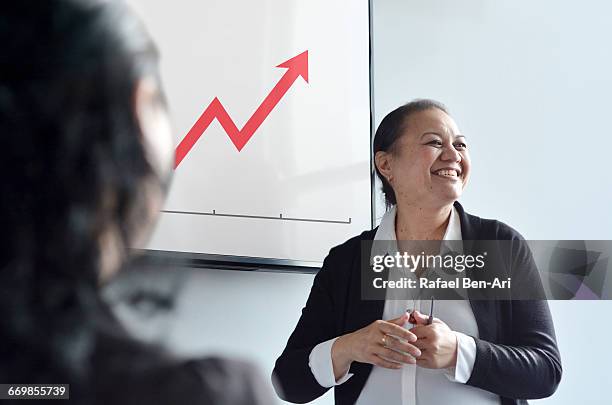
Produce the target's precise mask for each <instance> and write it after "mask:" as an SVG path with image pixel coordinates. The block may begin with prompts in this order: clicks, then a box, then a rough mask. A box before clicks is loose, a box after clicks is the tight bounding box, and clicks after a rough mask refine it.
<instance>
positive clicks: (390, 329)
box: [379, 321, 417, 342]
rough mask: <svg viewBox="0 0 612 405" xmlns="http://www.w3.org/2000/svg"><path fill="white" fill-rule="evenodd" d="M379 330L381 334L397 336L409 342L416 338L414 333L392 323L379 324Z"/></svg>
mask: <svg viewBox="0 0 612 405" xmlns="http://www.w3.org/2000/svg"><path fill="white" fill-rule="evenodd" d="M379 329H380V331H381V332H382V333H384V334H386V335H393V336H397V337H399V338H402V339H405V340H407V341H409V342H414V341H416V340H417V337H416V335H415V334H414V333H412V332H411V331H409V330H408V329H405V328H403V327H401V326H399V325H396V324H394V323H389V322H385V321H381V322H380V323H379Z"/></svg>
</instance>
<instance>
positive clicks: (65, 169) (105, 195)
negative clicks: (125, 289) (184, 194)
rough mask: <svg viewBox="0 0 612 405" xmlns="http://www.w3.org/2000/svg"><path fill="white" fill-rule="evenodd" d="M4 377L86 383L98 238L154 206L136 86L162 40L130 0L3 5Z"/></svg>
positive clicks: (125, 227) (135, 221)
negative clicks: (126, 0)
mask: <svg viewBox="0 0 612 405" xmlns="http://www.w3.org/2000/svg"><path fill="white" fill-rule="evenodd" d="M0 9H1V11H0V42H1V43H2V52H1V56H0V58H1V63H0V128H1V131H2V132H1V134H0V136H1V139H2V148H1V149H0V150H1V153H2V156H1V157H0V162H1V163H0V224H1V228H2V233H3V235H4V237H3V240H2V241H1V243H0V246H1V248H0V252H1V253H0V359H2V360H1V362H0V382H2V383H7V382H21V383H25V382H28V383H36V382H40V383H45V382H46V383H52V382H56V383H66V382H69V383H71V384H74V385H73V386H71V389H72V388H73V387H74V388H76V387H75V386H78V385H79V384H83V385H84V384H86V383H87V380H88V378H89V376H90V374H89V371H90V370H89V369H88V366H89V363H88V361H89V360H88V359H89V356H90V354H91V351H92V347H93V345H94V344H95V338H94V334H93V321H92V320H93V319H94V318H95V314H96V313H97V311H98V310H99V305H100V301H99V298H100V297H99V292H98V283H99V276H100V255H101V248H100V241H101V238H102V237H103V235H104V233H105V232H107V231H108V229H107V228H108V227H109V226H114V227H116V228H117V234H118V235H119V236H120V238H119V239H120V242H121V243H120V244H121V247H120V248H121V249H127V247H128V244H129V243H130V240H131V237H132V236H131V235H132V234H133V232H136V228H137V227H138V225H142V221H144V220H145V217H146V215H147V214H145V213H144V211H145V210H139V209H138V208H139V207H141V205H142V204H144V202H143V198H146V196H147V193H145V190H144V188H145V185H149V184H151V183H152V182H155V181H157V178H156V177H155V176H156V175H155V172H154V170H153V169H152V167H151V165H150V164H149V162H148V161H147V159H146V155H145V150H144V146H143V143H142V133H141V131H140V126H139V124H138V121H137V117H136V113H135V106H134V92H135V88H136V85H137V83H138V80H139V79H140V78H142V77H143V76H146V75H151V76H153V77H155V78H156V77H157V76H156V74H157V52H156V50H155V48H154V46H153V43H152V41H151V39H150V37H149V36H148V34H147V33H146V31H145V30H144V28H143V26H142V25H141V24H140V22H139V21H138V20H137V19H135V17H134V16H133V15H132V14H131V13H130V11H129V10H128V9H127V8H126V6H125V4H124V3H123V2H119V1H117V2H115V1H108V0H45V1H32V0H19V1H10V2H3V5H2V6H0Z"/></svg>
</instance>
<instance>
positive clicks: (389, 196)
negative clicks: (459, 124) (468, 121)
mask: <svg viewBox="0 0 612 405" xmlns="http://www.w3.org/2000/svg"><path fill="white" fill-rule="evenodd" d="M432 108H437V109H438V110H441V111H444V112H445V113H447V114H448V110H447V108H446V107H445V106H444V104H442V103H440V102H439V101H435V100H431V99H416V100H413V101H411V102H409V103H406V104H404V105H402V106H399V107H397V108H396V109H395V110H393V111H391V112H390V113H389V114H387V115H386V116H385V118H383V120H382V121H381V122H380V124H379V125H378V128H377V129H376V134H375V135H374V141H373V145H372V149H373V152H374V155H375V156H376V152H380V151H384V152H391V153H393V152H394V151H395V150H394V147H395V145H396V142H397V140H398V139H399V138H400V137H401V136H402V135H403V134H404V129H405V126H406V122H407V121H408V118H410V116H412V115H413V114H415V113H417V112H420V111H425V110H430V109H432ZM374 168H375V170H376V175H377V176H378V178H379V179H380V181H381V183H382V192H383V194H384V195H385V203H386V205H387V208H389V207H391V206H392V205H394V204H397V199H396V197H395V191H393V187H391V184H389V182H388V181H387V179H386V178H385V176H383V175H382V174H381V173H380V171H379V170H378V167H377V166H376V165H374Z"/></svg>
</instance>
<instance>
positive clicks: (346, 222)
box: [161, 210, 352, 225]
mask: <svg viewBox="0 0 612 405" xmlns="http://www.w3.org/2000/svg"><path fill="white" fill-rule="evenodd" d="M161 212H164V213H166V214H185V215H207V216H216V217H230V218H252V219H271V220H276V221H297V222H318V223H325V224H342V225H350V224H351V223H352V219H351V218H349V219H348V220H347V221H339V220H331V219H312V218H292V217H284V216H283V214H279V215H278V216H277V217H270V216H264V215H245V214H223V213H219V212H217V210H213V211H212V212H197V211H175V210H162V211H161Z"/></svg>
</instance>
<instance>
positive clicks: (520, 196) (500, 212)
mask: <svg viewBox="0 0 612 405" xmlns="http://www.w3.org/2000/svg"><path fill="white" fill-rule="evenodd" d="M374 3H375V4H374V6H373V21H374V48H373V50H374V66H375V71H374V94H375V108H376V111H375V112H376V114H375V118H376V123H378V122H379V121H380V120H381V119H382V117H383V116H384V114H386V113H387V112H388V111H390V110H391V109H392V108H394V107H396V106H398V105H399V104H401V103H403V102H405V101H408V100H410V99H413V98H416V97H431V98H438V99H440V100H441V101H443V102H445V103H446V104H447V105H448V106H449V108H450V109H451V113H453V115H454V116H455V118H456V120H457V122H458V124H459V126H460V128H462V130H463V132H464V133H466V134H467V136H468V137H469V141H470V148H471V153H472V159H473V162H474V168H473V177H472V181H471V184H470V186H469V188H468V190H467V191H466V194H465V196H464V198H462V200H461V201H462V203H463V204H464V206H465V207H466V209H467V210H468V211H469V212H471V213H474V214H477V215H480V216H483V217H493V218H497V219H500V220H503V221H504V222H507V223H508V224H510V225H512V226H513V227H515V228H516V229H518V230H519V231H520V232H521V233H522V234H523V235H524V236H525V237H526V238H531V239H612V214H611V213H610V208H609V207H610V202H611V201H612V187H611V184H612V182H611V181H610V178H609V174H610V169H609V166H608V165H609V162H610V156H611V155H610V150H611V149H610V146H611V141H610V139H612V137H610V133H609V132H610V129H609V128H610V125H609V123H608V122H607V120H606V117H607V116H609V114H608V111H607V109H608V107H609V94H611V90H612V85H611V83H610V78H609V72H611V71H612V57H611V49H612V48H611V47H610V46H609V43H608V40H607V39H608V38H610V37H612V28H609V25H606V24H605V22H606V19H607V18H608V16H610V15H612V5H611V4H610V3H607V2H605V1H593V0H588V1H581V2H577V1H574V2H569V1H553V0H540V1H538V2H532V1H528V0H520V1H517V0H513V1H509V0H508V1H484V0H462V1H456V0H429V1H416V0H410V1H409V0H374ZM380 208H381V207H380V205H379V209H378V212H377V215H378V216H380V215H381V210H380ZM312 278H313V276H311V275H304V274H278V273H249V272H236V271H219V270H205V269H185V270H181V271H171V272H165V273H161V274H160V273H153V272H146V273H141V274H140V275H130V276H129V277H127V276H126V277H123V278H122V279H121V280H119V281H118V282H117V283H116V284H115V285H114V286H113V289H112V290H113V291H111V293H114V294H121V293H122V291H127V290H129V286H130V285H132V284H133V283H137V284H138V283H142V282H145V283H148V284H149V285H151V286H154V285H157V286H161V285H166V286H172V288H175V289H177V290H178V291H179V292H180V294H179V300H178V303H177V306H176V308H175V310H174V312H173V313H171V314H166V315H163V314H161V315H160V314H154V315H151V316H150V318H149V319H146V318H147V310H146V308H141V309H140V310H139V311H134V310H133V309H131V310H130V309H127V307H125V306H121V305H119V306H118V307H117V311H118V313H119V314H120V316H121V317H122V318H123V319H124V320H125V321H126V323H127V324H129V325H131V327H132V328H133V329H134V330H135V331H136V332H137V333H139V334H140V335H142V336H144V337H146V338H148V339H151V340H156V341H161V342H165V343H166V344H167V345H168V346H170V347H172V348H173V349H174V350H175V351H177V352H178V353H181V354H189V355H193V354H203V353H208V352H213V351H215V352H216V351H221V352H223V353H227V354H230V355H238V356H243V357H247V358H250V359H252V360H254V361H256V362H257V363H258V364H259V365H260V367H261V368H262V370H263V372H264V373H266V374H268V375H269V373H270V372H271V370H272V367H273V363H274V360H275V358H276V356H277V355H278V354H279V353H280V351H281V350H282V348H283V346H284V344H285V342H286V339H287V337H288V335H289V333H290V331H291V330H292V328H293V327H294V325H295V323H296V321H297V319H298V317H299V314H300V310H301V308H302V306H303V304H304V302H305V300H306V297H307V295H308V292H309V289H310V286H311V283H312ZM158 279H161V280H162V282H161V283H156V282H155V281H156V280H158ZM551 308H552V311H553V316H554V320H555V326H556V329H557V335H558V341H559V346H560V349H561V354H562V359H563V363H564V377H563V381H562V383H561V386H560V387H559V390H558V391H557V393H556V394H555V395H554V396H553V397H552V398H550V399H546V400H542V401H533V402H534V403H549V404H552V403H554V404H561V405H563V404H572V405H573V404H575V403H581V404H601V403H604V402H606V399H605V398H607V396H608V389H607V387H605V384H604V381H607V380H608V381H609V376H608V368H609V364H611V363H612V355H611V354H610V350H609V347H608V345H607V341H608V340H609V339H608V336H610V335H611V334H612V327H611V326H610V324H609V322H608V320H609V319H610V316H609V314H610V312H611V311H612V303H611V302H594V301H592V302H552V303H551ZM147 322H148V323H147ZM145 325H148V326H145ZM314 403H316V404H332V403H333V398H332V396H331V395H330V394H329V393H328V394H327V395H326V396H325V397H323V398H321V399H319V400H318V401H315V402H314Z"/></svg>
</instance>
